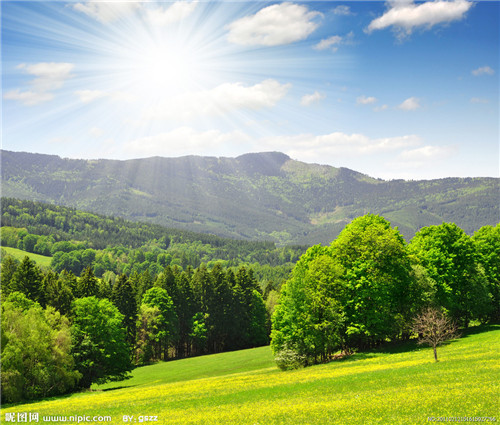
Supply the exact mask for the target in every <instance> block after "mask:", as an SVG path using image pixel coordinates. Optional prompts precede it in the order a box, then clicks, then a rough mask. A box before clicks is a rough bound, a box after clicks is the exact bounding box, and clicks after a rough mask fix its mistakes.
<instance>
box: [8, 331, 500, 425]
mask: <svg viewBox="0 0 500 425" xmlns="http://www.w3.org/2000/svg"><path fill="white" fill-rule="evenodd" d="M438 355H439V357H440V362H438V363H435V362H434V360H433V354H432V349H430V348H427V347H420V346H416V345H415V344H406V345H404V346H396V347H392V348H387V347H386V348H384V349H382V350H377V351H372V352H369V353H358V354H355V355H353V356H352V357H350V358H348V359H346V360H343V361H336V362H331V363H329V364H325V365H318V366H313V367H309V368H305V369H300V370H295V371H288V372H282V371H280V370H278V369H277V368H276V367H275V365H274V363H273V359H272V355H271V353H270V349H269V347H261V348H256V349H251V350H244V351H238V352H233V353H223V354H216V355H211V356H205V357H198V358H191V359H185V360H178V361H172V362H168V363H161V364H156V365H152V366H146V367H142V368H138V369H136V370H135V371H134V372H133V378H132V379H129V380H127V381H123V382H115V383H111V384H107V385H102V386H100V387H96V388H94V390H93V391H91V392H87V393H80V394H73V395H71V396H67V397H61V398H57V399H52V400H45V401H41V402H36V403H31V404H24V405H18V406H9V407H7V408H6V409H3V412H2V419H4V417H5V416H4V415H5V413H10V412H14V413H19V412H38V413H39V417H40V420H39V423H51V422H44V421H43V419H42V418H43V416H46V415H68V417H69V416H70V415H87V416H90V417H92V416H94V415H109V416H111V422H107V423H113V424H122V423H125V421H124V420H123V416H124V415H127V416H129V417H130V416H133V417H134V418H133V419H132V421H130V418H128V419H129V420H127V421H126V422H129V423H130V422H132V423H134V420H135V423H140V420H141V419H142V421H143V422H145V421H144V416H148V419H152V421H148V422H149V423H150V422H153V423H158V424H200V425H201V424H203V425H204V424H208V425H210V424H235V425H238V424H261V425H265V424H329V425H330V424H352V423H354V424H422V423H426V422H428V418H429V417H435V418H442V417H447V418H450V417H454V418H464V417H490V418H491V417H495V418H496V420H497V421H498V420H500V407H499V396H500V361H499V360H500V326H490V327H479V328H473V329H471V330H470V331H469V332H468V333H466V334H465V335H464V336H463V337H462V338H461V339H458V340H456V341H453V342H451V343H450V344H448V345H446V346H443V347H439V348H438ZM154 419H157V421H155V420H154ZM54 423H55V422H54ZM65 423H77V421H73V422H70V421H68V422H65ZM80 423H83V422H80ZM85 423H99V422H85ZM101 423H104V422H101Z"/></svg>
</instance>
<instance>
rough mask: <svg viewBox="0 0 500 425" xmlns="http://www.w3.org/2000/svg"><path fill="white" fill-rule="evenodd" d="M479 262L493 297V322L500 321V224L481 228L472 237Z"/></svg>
mask: <svg viewBox="0 0 500 425" xmlns="http://www.w3.org/2000/svg"><path fill="white" fill-rule="evenodd" d="M472 240H473V242H474V246H475V249H476V253H477V261H478V263H479V264H480V266H481V267H482V268H483V270H484V274H485V278H486V280H487V288H488V291H489V293H490V296H491V304H492V308H491V315H490V319H491V320H492V321H493V322H499V321H500V223H499V224H497V225H496V226H495V227H493V226H484V227H481V228H480V229H479V230H478V231H477V232H476V233H474V236H473V237H472Z"/></svg>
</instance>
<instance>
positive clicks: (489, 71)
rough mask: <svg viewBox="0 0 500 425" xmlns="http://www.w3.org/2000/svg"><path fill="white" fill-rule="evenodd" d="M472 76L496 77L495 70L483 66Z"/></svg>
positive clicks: (475, 70)
mask: <svg viewBox="0 0 500 425" xmlns="http://www.w3.org/2000/svg"><path fill="white" fill-rule="evenodd" d="M472 75H474V76H475V77H479V76H481V75H495V70H494V69H493V68H491V67H490V66H482V67H480V68H477V69H474V70H473V71H472Z"/></svg>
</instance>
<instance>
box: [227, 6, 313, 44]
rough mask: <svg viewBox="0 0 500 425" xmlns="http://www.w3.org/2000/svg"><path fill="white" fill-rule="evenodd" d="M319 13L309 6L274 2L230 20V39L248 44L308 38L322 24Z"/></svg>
mask: <svg viewBox="0 0 500 425" xmlns="http://www.w3.org/2000/svg"><path fill="white" fill-rule="evenodd" d="M319 16H322V14H321V13H319V12H314V11H310V10H309V9H308V8H307V7H305V6H301V5H297V4H293V3H281V4H274V5H272V6H268V7H265V8H263V9H261V10H259V11H258V12H257V13H256V14H255V15H248V16H245V17H243V18H241V19H238V20H236V21H234V22H232V23H231V24H229V25H228V26H227V28H228V29H229V34H228V36H227V39H228V41H229V42H231V43H235V44H240V45H245V46H258V45H260V46H279V45H283V44H290V43H293V42H295V41H299V40H304V39H305V38H307V37H308V36H309V35H310V34H311V33H312V32H313V31H314V30H315V29H316V28H317V27H318V23H317V22H315V21H314V19H315V18H317V17H319Z"/></svg>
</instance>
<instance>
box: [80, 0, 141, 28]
mask: <svg viewBox="0 0 500 425" xmlns="http://www.w3.org/2000/svg"><path fill="white" fill-rule="evenodd" d="M139 7H140V2H138V1H129V2H125V1H121V0H106V1H103V0H89V1H86V2H83V3H76V4H74V5H73V8H74V9H75V10H77V11H79V12H82V13H84V14H85V15H87V16H90V17H91V18H93V19H96V20H97V21H99V22H102V23H104V24H107V23H110V22H114V21H116V20H118V19H120V18H122V17H124V16H126V15H128V14H130V13H132V12H133V11H135V10H137V9H138V8H139Z"/></svg>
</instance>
